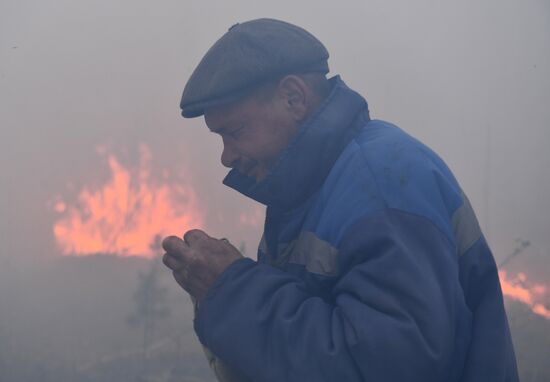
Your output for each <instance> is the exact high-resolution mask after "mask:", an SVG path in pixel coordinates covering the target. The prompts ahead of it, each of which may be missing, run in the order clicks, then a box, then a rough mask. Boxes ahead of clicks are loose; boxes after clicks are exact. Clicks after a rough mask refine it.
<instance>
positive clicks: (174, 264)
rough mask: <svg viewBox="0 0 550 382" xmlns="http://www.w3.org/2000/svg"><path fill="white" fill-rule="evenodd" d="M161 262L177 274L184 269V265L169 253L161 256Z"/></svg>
mask: <svg viewBox="0 0 550 382" xmlns="http://www.w3.org/2000/svg"><path fill="white" fill-rule="evenodd" d="M162 262H163V263H164V265H166V266H167V267H168V268H170V269H171V270H173V271H174V272H179V271H181V270H182V269H184V267H185V263H184V262H183V261H181V259H179V258H176V257H175V256H172V255H170V254H169V253H165V254H164V256H162Z"/></svg>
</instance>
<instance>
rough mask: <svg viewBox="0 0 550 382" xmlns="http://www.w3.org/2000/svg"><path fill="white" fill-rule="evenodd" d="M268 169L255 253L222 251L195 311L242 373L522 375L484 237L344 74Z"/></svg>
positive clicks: (427, 161) (452, 193)
mask: <svg viewBox="0 0 550 382" xmlns="http://www.w3.org/2000/svg"><path fill="white" fill-rule="evenodd" d="M331 81H332V82H333V90H332V92H331V94H330V95H329V97H328V98H327V100H326V101H325V102H324V104H323V105H322V107H320V109H319V110H318V111H317V112H316V114H314V115H313V116H312V117H311V118H310V119H309V120H308V121H307V122H306V123H305V124H304V125H303V126H302V128H301V130H300V131H299V133H298V136H297V137H296V138H295V139H294V141H293V142H292V143H291V144H290V145H289V147H288V148H287V150H286V151H285V152H284V153H283V155H282V156H281V158H280V160H279V162H278V164H277V165H276V166H275V168H274V169H273V171H272V173H271V174H270V176H269V177H267V178H266V179H265V180H263V181H262V182H260V183H258V184H255V183H254V181H253V180H251V179H248V178H245V177H244V176H243V175H241V174H239V173H238V172H236V171H235V170H233V171H231V172H230V173H229V175H228V176H227V178H226V179H225V181H224V182H225V183H226V184H227V185H229V186H230V187H233V188H235V189H237V190H238V191H240V192H242V193H243V194H245V195H247V196H249V197H251V198H254V199H255V200H257V201H260V202H262V203H264V204H266V205H267V206H268V208H267V216H266V223H265V230H264V236H263V239H262V242H261V244H260V249H259V252H258V261H257V262H255V261H253V260H250V259H242V260H239V261H237V262H235V263H233V264H232V265H231V266H230V267H229V268H228V269H227V270H226V271H225V272H224V273H223V274H222V275H221V277H220V278H219V279H218V281H217V282H216V284H215V285H214V286H213V287H212V288H211V289H210V291H209V292H208V294H207V297H206V298H205V299H204V300H203V302H202V303H201V306H200V307H199V310H198V312H197V316H196V319H195V330H196V332H197V334H198V336H199V339H200V341H201V342H202V343H203V344H204V345H205V346H207V347H208V348H209V349H210V350H211V351H212V352H213V353H214V354H215V355H216V356H218V357H220V358H221V359H223V360H224V361H225V362H226V363H227V364H228V365H230V366H232V367H233V368H235V369H237V370H240V371H241V372H242V373H243V374H245V375H246V376H247V377H248V378H249V379H250V380H252V381H266V382H267V381H274V382H281V381H316V382H319V381H333V382H334V381H384V382H393V381H395V382H404V381H422V382H429V381H445V382H452V381H484V382H486V381H499V382H500V381H517V380H518V376H517V370H516V363H515V356H514V351H513V346H512V342H511V339H510V332H509V329H508V324H507V319H506V314H505V311H504V308H503V301H502V293H501V289H500V284H499V280H498V274H497V268H496V266H495V263H494V260H493V257H492V254H491V251H490V250H489V248H488V246H487V243H486V241H485V239H484V237H483V235H482V233H481V231H480V229H479V225H478V223H477V220H476V217H475V214H474V212H473V210H472V208H471V206H470V203H469V202H468V199H467V198H466V196H465V195H464V193H463V192H462V190H461V188H460V186H459V185H458V183H457V181H456V180H455V178H454V177H453V175H452V174H451V172H450V170H449V169H448V168H447V166H446V165H445V164H444V163H443V161H442V160H441V159H440V158H439V157H438V156H437V155H436V154H435V153H434V152H433V151H431V150H430V149H429V148H427V147H426V146H424V145H423V144H422V143H420V142H418V141H417V140H415V139H414V138H412V137H410V136H409V135H407V134H406V133H404V132H403V131H402V130H400V129H399V128H398V127H396V126H394V125H392V124H390V123H387V122H383V121H378V120H371V119H370V118H369V113H368V107H367V103H366V101H365V100H364V99H363V98H362V97H361V96H360V95H359V94H357V93H355V92H354V91H352V90H351V89H349V88H348V87H346V85H345V84H344V83H343V82H342V81H341V79H340V78H339V77H335V78H333V79H332V80H331Z"/></svg>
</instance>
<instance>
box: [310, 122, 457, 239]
mask: <svg viewBox="0 0 550 382" xmlns="http://www.w3.org/2000/svg"><path fill="white" fill-rule="evenodd" d="M462 202H463V199H462V194H461V190H460V186H459V185H458V183H457V181H456V179H455V178H454V176H453V174H452V173H451V171H450V170H449V168H448V167H447V166H446V164H445V163H444V162H443V160H442V159H441V158H440V157H439V156H438V155H437V154H436V153H435V152H433V151H432V150H431V149H430V148H428V147H427V146H426V145H424V144H422V143H421V142H419V141H418V140H416V139H415V138H413V137H411V136H410V135H408V134H406V133H405V132H404V131H403V130H401V129H400V128H398V127H397V126H395V125H392V124H390V123H388V122H384V121H379V120H373V121H370V122H369V123H368V124H367V125H366V126H365V127H364V128H363V129H362V130H361V132H360V133H359V134H358V135H357V136H356V137H355V138H354V139H353V140H352V141H351V142H350V144H349V145H348V146H347V147H346V149H345V150H344V151H343V152H342V154H341V155H340V157H339V159H338V161H337V162H336V163H335V165H334V167H333V168H332V170H331V172H330V174H329V176H328V177H327V179H326V180H325V183H324V185H323V187H322V188H321V191H320V195H319V198H318V202H317V206H318V208H319V209H320V210H322V213H320V216H319V219H320V221H321V222H322V223H323V224H321V225H320V226H319V228H320V229H323V227H324V230H326V232H324V234H325V235H329V236H330V241H331V242H333V243H334V244H337V243H338V242H339V241H340V240H341V239H342V237H343V236H344V235H345V232H346V231H347V229H348V228H349V227H351V226H352V225H353V224H354V223H355V222H357V221H358V220H364V219H365V218H368V216H375V215H377V214H378V213H379V212H380V211H382V210H386V209H392V210H397V211H401V212H405V213H408V214H411V215H416V216H419V217H421V218H424V219H427V220H429V221H431V222H432V223H433V224H435V225H436V226H437V227H438V228H439V229H440V230H441V231H442V232H443V233H444V234H445V235H446V236H447V237H448V238H451V237H452V235H453V233H452V227H451V224H450V220H451V219H450V217H451V216H452V214H453V212H454V211H455V210H456V209H457V208H458V207H459V206H460V205H461V204H462Z"/></svg>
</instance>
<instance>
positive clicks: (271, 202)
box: [223, 76, 369, 210]
mask: <svg viewBox="0 0 550 382" xmlns="http://www.w3.org/2000/svg"><path fill="white" fill-rule="evenodd" d="M330 81H331V82H332V91H331V92H330V94H329V96H328V97H327V99H326V100H325V101H324V102H323V104H322V105H321V106H320V107H319V109H317V111H316V112H315V113H313V114H312V116H311V117H310V118H308V120H307V121H306V122H304V124H303V125H302V126H301V128H300V129H299V131H298V133H297V135H296V137H295V138H294V139H293V141H292V142H291V143H290V144H289V145H288V147H287V148H286V149H285V150H284V151H283V153H282V154H281V156H280V157H279V159H278V161H277V163H276V164H275V166H274V167H273V169H272V171H271V172H270V174H269V175H268V176H267V177H266V178H265V179H263V180H262V181H260V182H258V183H256V180H255V179H253V178H250V177H247V176H245V175H243V174H242V173H240V172H239V171H237V170H236V169H233V170H231V171H230V172H229V174H228V175H227V176H226V177H225V179H224V180H223V183H224V184H225V185H226V186H229V187H231V188H233V189H235V190H237V191H239V192H240V193H242V194H244V195H246V196H248V197H250V198H252V199H254V200H256V201H258V202H260V203H263V204H265V205H268V206H273V207H276V208H281V209H283V210H289V209H293V208H295V207H297V206H298V205H299V204H300V203H302V202H304V201H305V200H306V199H307V198H308V197H309V196H311V195H312V194H313V193H314V192H315V191H316V190H317V189H318V188H319V186H320V185H321V184H322V183H323V181H324V180H325V178H326V176H327V175H328V173H329V171H330V169H331V168H332V166H333V165H334V163H335V162H336V160H337V159H338V156H339V155H340V153H341V152H342V151H343V149H344V148H345V147H346V145H347V144H348V143H349V142H350V141H351V139H352V138H353V137H354V136H355V135H356V134H357V132H358V131H359V129H360V128H361V127H363V126H364V125H365V124H366V123H367V122H368V121H369V113H368V105H367V102H366V101H365V99H364V98H363V97H362V96H361V95H359V94H358V93H356V92H355V91H353V90H351V89H350V88H348V87H347V86H346V84H345V83H344V81H342V80H341V78H340V76H336V77H333V78H331V79H330Z"/></svg>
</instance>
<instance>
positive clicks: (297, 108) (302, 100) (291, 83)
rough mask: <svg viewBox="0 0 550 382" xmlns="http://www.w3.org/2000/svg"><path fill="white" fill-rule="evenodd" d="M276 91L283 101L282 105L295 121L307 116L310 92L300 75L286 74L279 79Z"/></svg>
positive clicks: (300, 120)
mask: <svg viewBox="0 0 550 382" xmlns="http://www.w3.org/2000/svg"><path fill="white" fill-rule="evenodd" d="M277 90H278V93H279V95H280V97H281V98H282V100H283V102H284V107H285V108H286V109H287V111H288V112H289V113H290V114H291V116H292V117H293V119H294V120H295V121H296V122H302V121H303V120H304V119H306V118H307V116H308V112H309V105H310V104H311V97H312V92H311V90H310V89H309V87H308V86H307V84H306V83H305V82H304V80H302V79H301V78H300V77H298V76H295V75H288V76H285V77H283V78H282V79H281V80H280V81H279V86H278V89H277Z"/></svg>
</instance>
